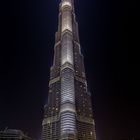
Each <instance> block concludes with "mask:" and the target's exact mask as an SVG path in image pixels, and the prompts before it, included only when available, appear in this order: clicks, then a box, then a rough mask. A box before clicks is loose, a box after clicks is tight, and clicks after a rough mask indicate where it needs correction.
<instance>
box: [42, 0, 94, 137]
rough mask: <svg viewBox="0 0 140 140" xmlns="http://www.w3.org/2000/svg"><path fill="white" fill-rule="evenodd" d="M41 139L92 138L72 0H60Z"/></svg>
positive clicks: (91, 125)
mask: <svg viewBox="0 0 140 140" xmlns="http://www.w3.org/2000/svg"><path fill="white" fill-rule="evenodd" d="M44 110H45V111H44V119H43V123H42V126H43V131H42V140H96V135H95V124H94V119H93V113H92V104H91V95H90V92H89V91H88V90H87V81H86V76H85V69H84V61H83V55H82V54H81V51H80V42H79V34H78V24H77V22H76V20H75V12H74V1H73V0H61V3H60V6H59V25H58V31H57V32H56V35H55V47H54V61H53V66H52V67H51V72H50V82H49V93H48V102H47V104H46V105H45V107H44Z"/></svg>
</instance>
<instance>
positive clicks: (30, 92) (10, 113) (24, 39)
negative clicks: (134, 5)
mask: <svg viewBox="0 0 140 140" xmlns="http://www.w3.org/2000/svg"><path fill="white" fill-rule="evenodd" d="M75 1H76V2H75V7H76V15H77V21H78V23H79V32H80V41H81V47H82V52H83V54H84V57H85V67H86V74H87V79H88V84H89V88H90V90H91V92H92V100H93V110H94V118H95V122H96V131H97V140H121V139H124V138H126V139H129V138H132V137H135V138H140V128H139V126H140V119H139V118H140V112H139V100H138V98H137V97H136V94H135V93H129V89H128V79H129V75H128V30H127V28H128V11H127V10H126V7H127V4H126V3H125V2H123V1H122V0H117V1H116V0H115V1H114V0H106V1H105V0H75ZM58 4H59V0H12V1H11V0H9V1H3V2H2V3H1V8H0V9H1V10H0V13H1V14H0V15H1V16H0V18H1V19H0V21H1V27H0V34H1V41H0V69H1V73H0V129H4V128H5V127H9V128H16V129H21V130H23V131H24V132H27V133H28V134H29V135H30V136H32V137H34V138H39V137H40V135H41V122H42V118H43V105H44V104H45V102H46V100H47V93H48V80H49V68H50V66H51V65H52V61H53V47H54V39H55V38H54V35H55V32H56V30H57V21H58V19H57V17H58Z"/></svg>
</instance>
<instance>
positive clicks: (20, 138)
mask: <svg viewBox="0 0 140 140" xmlns="http://www.w3.org/2000/svg"><path fill="white" fill-rule="evenodd" d="M0 140H33V139H32V138H30V137H28V136H27V135H25V134H24V133H23V132H22V131H21V130H16V129H5V130H4V131H0Z"/></svg>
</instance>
